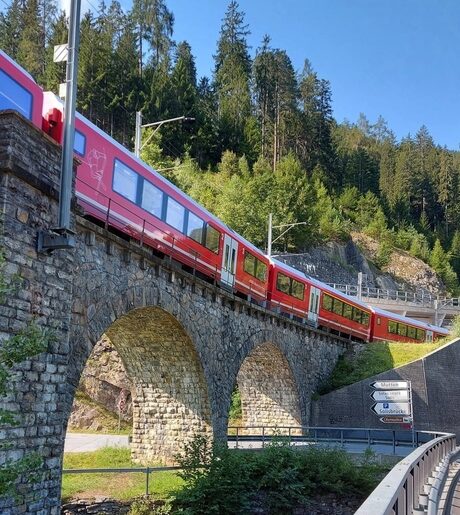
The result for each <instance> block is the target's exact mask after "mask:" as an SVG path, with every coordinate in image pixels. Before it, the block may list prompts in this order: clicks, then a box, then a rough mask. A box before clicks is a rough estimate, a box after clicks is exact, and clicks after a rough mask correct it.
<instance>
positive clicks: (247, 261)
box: [243, 252, 257, 277]
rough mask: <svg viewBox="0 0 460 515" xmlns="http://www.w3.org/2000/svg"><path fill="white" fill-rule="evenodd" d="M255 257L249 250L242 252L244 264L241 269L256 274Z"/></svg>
mask: <svg viewBox="0 0 460 515" xmlns="http://www.w3.org/2000/svg"><path fill="white" fill-rule="evenodd" d="M256 263H257V260H256V257H255V256H253V255H252V254H251V253H250V252H245V253H244V264H243V269H244V271H245V272H246V273H248V274H251V275H253V276H254V277H255V276H256Z"/></svg>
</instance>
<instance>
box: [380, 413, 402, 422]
mask: <svg viewBox="0 0 460 515" xmlns="http://www.w3.org/2000/svg"><path fill="white" fill-rule="evenodd" d="M405 418H406V417H403V416H402V415H388V416H386V417H380V422H383V423H384V424H403V423H404V419H405Z"/></svg>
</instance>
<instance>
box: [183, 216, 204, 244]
mask: <svg viewBox="0 0 460 515" xmlns="http://www.w3.org/2000/svg"><path fill="white" fill-rule="evenodd" d="M203 235H204V220H202V219H201V218H200V217H199V216H196V215H195V214H194V213H192V212H191V211H189V212H188V222H187V236H188V237H189V238H192V240H195V241H197V242H198V243H201V244H203Z"/></svg>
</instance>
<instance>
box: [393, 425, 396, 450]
mask: <svg viewBox="0 0 460 515" xmlns="http://www.w3.org/2000/svg"><path fill="white" fill-rule="evenodd" d="M392 433H393V454H396V431H394V430H393V431H392Z"/></svg>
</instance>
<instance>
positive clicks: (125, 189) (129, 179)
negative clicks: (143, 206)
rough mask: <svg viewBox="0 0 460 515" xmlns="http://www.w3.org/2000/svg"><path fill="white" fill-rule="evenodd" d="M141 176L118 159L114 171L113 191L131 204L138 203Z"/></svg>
mask: <svg viewBox="0 0 460 515" xmlns="http://www.w3.org/2000/svg"><path fill="white" fill-rule="evenodd" d="M138 180H139V176H138V175H137V173H136V172H135V171H134V170H131V168H128V167H127V166H126V165H125V164H123V163H122V162H121V161H118V159H115V165H114V171H113V191H116V192H117V193H119V194H120V195H122V196H123V197H125V198H127V199H128V200H130V201H131V202H136V198H137V183H138Z"/></svg>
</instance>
